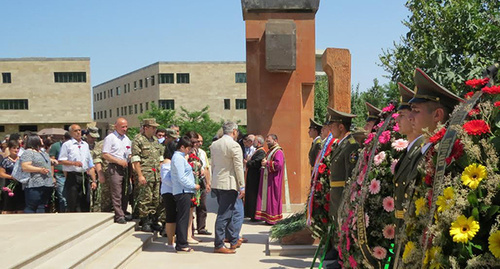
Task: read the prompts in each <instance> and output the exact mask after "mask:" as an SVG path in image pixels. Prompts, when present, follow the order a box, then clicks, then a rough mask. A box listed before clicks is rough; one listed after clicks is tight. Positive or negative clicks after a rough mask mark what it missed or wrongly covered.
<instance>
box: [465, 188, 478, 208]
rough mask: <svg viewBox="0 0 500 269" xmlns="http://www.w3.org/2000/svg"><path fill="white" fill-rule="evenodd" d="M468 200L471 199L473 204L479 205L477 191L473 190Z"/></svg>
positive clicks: (470, 201)
mask: <svg viewBox="0 0 500 269" xmlns="http://www.w3.org/2000/svg"><path fill="white" fill-rule="evenodd" d="M467 201H469V203H470V204H471V205H472V206H474V207H476V206H477V205H478V201H477V196H476V193H475V192H473V191H471V192H470V193H469V195H467Z"/></svg>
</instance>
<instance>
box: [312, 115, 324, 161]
mask: <svg viewBox="0 0 500 269" xmlns="http://www.w3.org/2000/svg"><path fill="white" fill-rule="evenodd" d="M322 127H323V126H321V124H319V123H317V122H315V121H314V120H313V119H309V137H310V138H312V139H314V140H313V142H312V144H311V148H310V149H309V164H310V165H311V167H312V166H314V162H315V161H316V156H318V153H319V152H320V151H321V136H320V134H321V129H322Z"/></svg>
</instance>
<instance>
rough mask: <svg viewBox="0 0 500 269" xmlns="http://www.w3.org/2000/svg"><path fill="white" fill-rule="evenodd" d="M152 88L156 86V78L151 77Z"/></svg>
mask: <svg viewBox="0 0 500 269" xmlns="http://www.w3.org/2000/svg"><path fill="white" fill-rule="evenodd" d="M150 78H151V86H154V85H155V76H151V77H150Z"/></svg>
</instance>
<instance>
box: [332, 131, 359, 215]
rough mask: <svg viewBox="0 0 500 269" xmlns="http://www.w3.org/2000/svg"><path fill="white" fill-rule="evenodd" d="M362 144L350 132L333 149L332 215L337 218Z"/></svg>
mask: <svg viewBox="0 0 500 269" xmlns="http://www.w3.org/2000/svg"><path fill="white" fill-rule="evenodd" d="M359 148H360V146H359V144H358V143H357V142H356V140H355V139H354V137H353V136H352V135H351V134H349V135H347V136H346V137H345V139H344V140H342V142H341V143H340V144H338V145H337V146H334V148H333V150H332V153H331V154H332V162H331V164H330V172H331V174H330V216H334V217H335V219H337V213H338V209H339V206H340V202H341V199H342V192H343V190H344V186H345V183H346V181H347V179H348V178H349V177H350V176H351V174H352V170H353V169H354V166H356V162H357V160H358V150H359Z"/></svg>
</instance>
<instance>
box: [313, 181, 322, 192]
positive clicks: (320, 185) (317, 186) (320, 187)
mask: <svg viewBox="0 0 500 269" xmlns="http://www.w3.org/2000/svg"><path fill="white" fill-rule="evenodd" d="M314 189H315V190H316V191H321V189H323V184H321V182H318V183H316V186H315V187H314Z"/></svg>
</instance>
